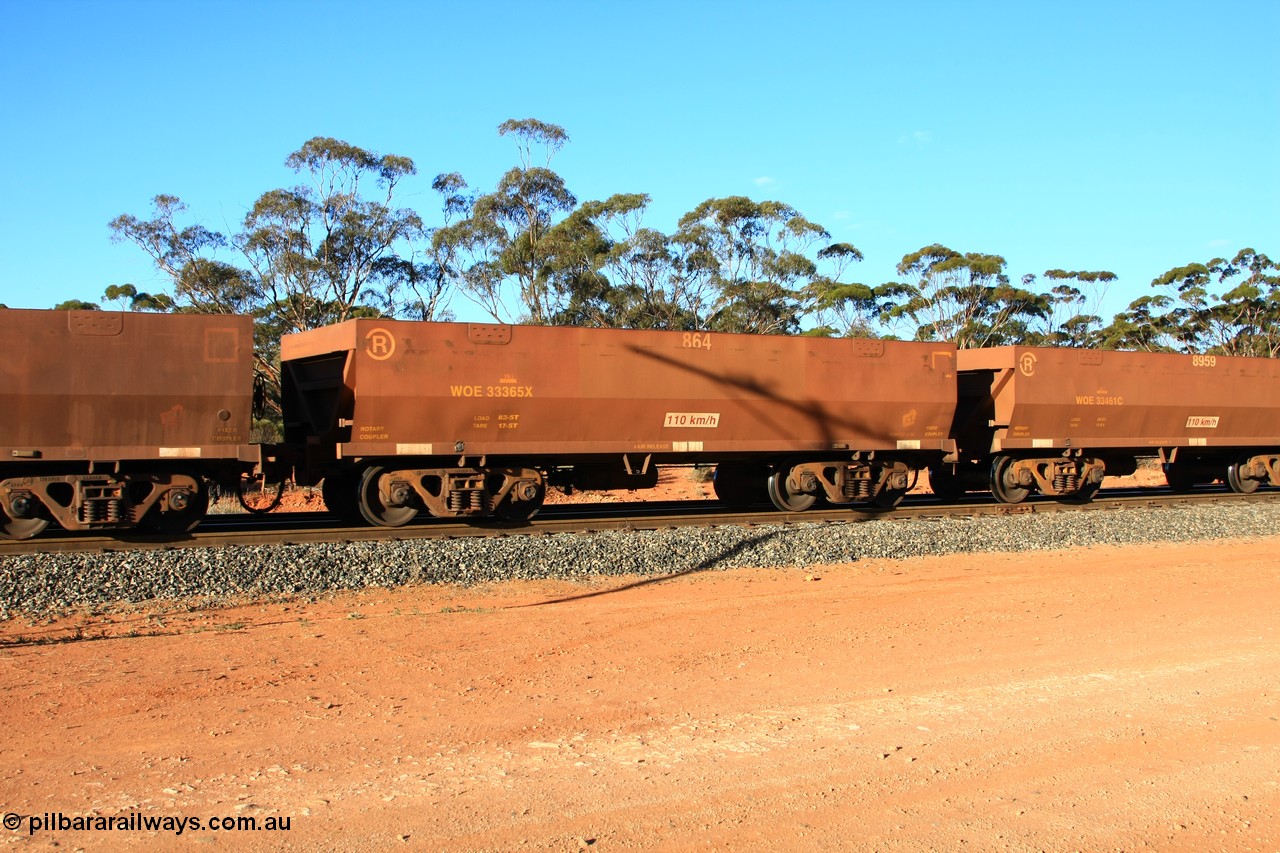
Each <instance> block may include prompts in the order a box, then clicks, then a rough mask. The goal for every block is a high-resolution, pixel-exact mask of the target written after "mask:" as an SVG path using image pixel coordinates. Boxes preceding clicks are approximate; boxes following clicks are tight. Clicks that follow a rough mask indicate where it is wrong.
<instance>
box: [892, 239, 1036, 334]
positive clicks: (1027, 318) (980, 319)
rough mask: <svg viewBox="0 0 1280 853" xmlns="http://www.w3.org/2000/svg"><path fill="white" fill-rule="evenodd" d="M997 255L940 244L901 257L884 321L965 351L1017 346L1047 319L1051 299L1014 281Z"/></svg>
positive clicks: (1002, 260)
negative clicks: (953, 344)
mask: <svg viewBox="0 0 1280 853" xmlns="http://www.w3.org/2000/svg"><path fill="white" fill-rule="evenodd" d="M1005 265H1006V263H1005V259H1004V258H1002V257H1000V256H999V255H990V254H983V253H978V252H969V253H965V254H961V253H960V252H957V251H955V250H953V249H949V248H947V247H946V246H943V245H940V244H937V243H935V244H933V245H931V246H925V247H924V248H922V249H919V250H917V251H915V252H911V253H909V254H907V255H905V256H904V257H903V258H902V261H901V263H899V264H898V268H897V269H898V275H900V276H903V277H904V278H905V279H906V280H905V281H900V282H896V283H894V284H892V285H890V286H888V287H886V288H884V293H885V295H886V297H887V298H888V301H889V305H888V307H887V308H886V309H885V311H884V313H883V314H882V319H883V320H884V321H885V322H886V323H888V324H890V325H893V326H898V327H902V326H904V325H906V326H908V329H907V331H908V332H910V333H911V336H912V337H914V338H915V339H916V340H937V341H952V342H954V343H955V344H956V346H958V347H960V348H961V349H966V348H973V347H985V346H998V345H1001V344H1008V343H1018V342H1020V341H1022V340H1024V339H1025V338H1026V337H1027V335H1028V332H1029V328H1030V325H1031V324H1032V323H1033V322H1035V321H1038V320H1043V318H1044V317H1045V316H1046V314H1047V313H1048V311H1049V299H1048V297H1046V296H1045V295H1044V294H1038V293H1035V292H1034V291H1032V290H1030V289H1029V287H1028V285H1029V284H1030V282H1029V281H1027V280H1025V279H1024V281H1023V284H1022V286H1016V285H1013V284H1011V283H1010V281H1009V277H1008V276H1007V275H1006V274H1005V271H1004V270H1005Z"/></svg>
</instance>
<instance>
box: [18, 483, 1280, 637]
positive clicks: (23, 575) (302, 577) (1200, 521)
mask: <svg viewBox="0 0 1280 853" xmlns="http://www.w3.org/2000/svg"><path fill="white" fill-rule="evenodd" d="M1278 526H1280V504H1277V503H1275V502H1266V503H1261V502H1259V503H1245V502H1239V503H1230V504H1215V505H1211V506H1188V507H1172V508H1156V509H1141V510H1126V511H1124V512H1095V513H1055V514H1049V515H1027V516H1017V517H1013V518H1007V517H1006V518H995V517H989V516H982V517H970V518H944V519H931V520H928V521H912V522H895V521H889V520H881V521H874V522H863V523H850V524H830V523H827V524H791V525H765V526H755V527H750V528H747V527H736V526H726V527H713V528H675V529H669V530H657V531H634V532H613V531H608V532H598V533H573V534H568V533H566V534H559V535H555V536H510V537H500V538H489V537H485V538H473V539H448V540H427V539H422V540H411V541H410V540H398V541H391V542H348V543H314V544H306V545H279V546H254V547H240V546H230V547H224V548H210V549H185V550H157V551H134V552H129V553H122V554H119V553H118V554H113V553H108V554H67V555H60V554H43V555H28V556H16V557H5V558H0V618H11V617H13V616H18V615H27V616H45V615H53V614H58V613H65V612H68V611H72V610H77V609H90V610H97V609H102V608H105V607H110V606H118V605H122V604H138V603H142V602H148V601H182V602H185V603H187V604H188V605H197V606H208V605H218V604H222V603H229V602H232V601H243V600H244V599H246V598H261V597H279V596H284V597H290V596H298V595H311V594H318V593H325V592H329V591H333V590H347V589H364V588H369V587H397V586H404V585H407V584H415V583H441V584H442V583H455V584H462V585H473V584H478V583H485V582H492V581H502V580H541V579H564V580H584V579H588V578H592V577H614V576H622V575H639V576H644V577H660V576H663V575H679V574H691V573H695V572H700V571H711V570H723V569H732V568H746V567H761V568H771V567H782V568H808V567H810V566H814V565H819V564H831V563H856V562H858V561H860V560H868V559H900V558H906V557H918V556H930V555H943V554H956V553H976V552H983V551H1000V552H1011V551H1012V552H1016V551H1045V550H1060V549H1065V548H1072V547H1079V546H1090V545H1126V544H1135V543H1146V542H1185V541H1192V540H1200V539H1227V538H1238V537H1242V536H1271V535H1274V533H1275V530H1276V529H1277V527H1278Z"/></svg>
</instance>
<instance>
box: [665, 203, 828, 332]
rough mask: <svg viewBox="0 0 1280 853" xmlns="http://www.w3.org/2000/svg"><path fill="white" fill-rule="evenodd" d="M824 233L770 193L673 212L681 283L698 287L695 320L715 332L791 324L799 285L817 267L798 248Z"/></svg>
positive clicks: (782, 328)
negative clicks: (704, 309)
mask: <svg viewBox="0 0 1280 853" xmlns="http://www.w3.org/2000/svg"><path fill="white" fill-rule="evenodd" d="M830 239H831V235H830V234H829V233H827V231H826V229H824V228H823V227H822V226H820V225H817V224H816V223H813V222H810V221H809V220H807V219H805V218H804V217H803V216H801V215H800V213H799V212H798V211H797V210H796V209H795V208H793V207H790V206H789V205H786V204H783V203H782V202H778V201H762V202H756V201H752V200H751V199H749V198H746V197H744V196H730V197H728V198H713V199H708V200H707V201H704V202H702V204H700V205H698V206H697V207H695V208H694V209H693V210H691V211H689V212H688V213H686V214H685V215H684V216H682V217H681V218H680V221H679V223H678V227H677V230H676V233H675V234H674V235H673V236H672V243H673V245H674V247H675V250H676V258H677V261H678V266H679V269H680V271H681V275H682V276H683V278H684V283H685V284H684V286H685V287H686V288H687V290H688V292H699V293H705V294H706V295H707V298H706V299H705V300H699V302H700V303H704V304H705V302H709V306H708V313H705V314H700V315H698V316H697V317H696V324H697V327H698V328H702V329H708V330H711V331H720V332H747V333H755V334H792V333H795V332H797V331H799V328H800V317H801V313H802V311H803V297H804V291H805V289H806V288H808V287H809V285H810V284H811V283H812V282H813V280H814V278H815V277H817V275H818V269H817V265H816V263H815V262H814V261H813V260H812V259H810V258H809V257H807V256H806V255H805V254H804V252H805V251H806V250H808V249H809V248H811V247H812V246H813V245H814V244H816V243H819V242H826V241H828V240H830Z"/></svg>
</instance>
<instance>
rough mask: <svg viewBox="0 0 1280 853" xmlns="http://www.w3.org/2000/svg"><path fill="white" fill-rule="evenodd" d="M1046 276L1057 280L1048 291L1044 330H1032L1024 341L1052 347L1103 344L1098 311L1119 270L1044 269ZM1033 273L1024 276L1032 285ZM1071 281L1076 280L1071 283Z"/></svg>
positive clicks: (1045, 296)
mask: <svg viewBox="0 0 1280 853" xmlns="http://www.w3.org/2000/svg"><path fill="white" fill-rule="evenodd" d="M1044 277H1045V278H1047V279H1049V280H1050V281H1054V282H1057V284H1055V285H1054V286H1053V288H1052V289H1051V290H1050V291H1049V292H1048V293H1046V294H1041V295H1042V296H1043V297H1044V298H1045V300H1046V302H1047V304H1048V312H1047V313H1046V314H1045V316H1044V318H1043V320H1044V328H1043V330H1042V331H1039V332H1035V333H1032V334H1031V335H1029V336H1028V339H1027V340H1026V341H1022V343H1029V344H1035V345H1038V346H1053V347H1096V346H1099V345H1100V344H1101V341H1102V336H1101V330H1102V317H1101V316H1099V315H1098V314H1097V313H1096V312H1097V310H1098V307H1099V305H1100V304H1101V303H1102V300H1103V298H1104V297H1105V296H1106V292H1107V286H1108V285H1110V284H1111V283H1112V282H1113V281H1115V280H1116V274H1115V273H1113V272H1107V271H1106V270H1097V271H1089V270H1074V271H1070V272H1068V271H1067V270H1063V269H1052V270H1045V272H1044ZM1033 282H1034V276H1027V277H1025V278H1024V279H1023V284H1024V287H1025V288H1028V289H1029V288H1030V286H1031V284H1032V283H1033ZM1071 282H1074V284H1072V283H1071Z"/></svg>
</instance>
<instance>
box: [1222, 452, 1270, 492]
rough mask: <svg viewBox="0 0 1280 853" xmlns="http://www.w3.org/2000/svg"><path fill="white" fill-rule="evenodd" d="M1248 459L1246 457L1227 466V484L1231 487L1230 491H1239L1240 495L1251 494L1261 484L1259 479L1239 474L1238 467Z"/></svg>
mask: <svg viewBox="0 0 1280 853" xmlns="http://www.w3.org/2000/svg"><path fill="white" fill-rule="evenodd" d="M1248 461H1249V460H1248V458H1244V459H1240V460H1238V461H1236V462H1233V463H1232V464H1230V465H1228V466H1227V485H1228V486H1230V487H1231V491H1233V492H1239V493H1240V494H1242V495H1251V494H1253V493H1254V492H1256V491H1258V486H1260V485H1262V483H1261V482H1260V481H1258V480H1255V479H1253V478H1252V477H1242V476H1240V469H1241V468H1242V467H1244V465H1245V463H1247V462H1248Z"/></svg>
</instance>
